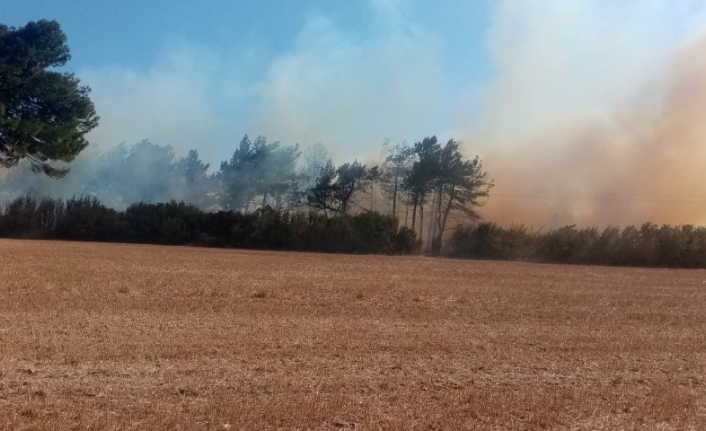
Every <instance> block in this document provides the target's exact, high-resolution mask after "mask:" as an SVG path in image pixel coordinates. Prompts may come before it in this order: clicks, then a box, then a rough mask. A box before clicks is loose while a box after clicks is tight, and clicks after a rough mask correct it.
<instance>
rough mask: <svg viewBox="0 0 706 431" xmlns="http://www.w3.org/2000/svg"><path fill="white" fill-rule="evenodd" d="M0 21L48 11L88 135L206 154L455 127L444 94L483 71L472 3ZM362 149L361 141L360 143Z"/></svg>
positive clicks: (187, 9) (83, 10)
mask: <svg viewBox="0 0 706 431" xmlns="http://www.w3.org/2000/svg"><path fill="white" fill-rule="evenodd" d="M3 9H4V10H3V20H4V22H5V23H7V24H10V25H14V26H20V25H24V24H25V23H26V22H27V21H29V20H37V19H40V18H48V19H56V20H57V21H59V22H60V24H61V25H62V28H63V29H64V31H65V32H66V34H67V35H68V37H69V45H70V47H71V50H72V55H73V58H72V60H71V62H70V63H69V65H68V69H70V70H72V71H75V72H76V73H77V75H78V76H79V77H80V78H81V79H82V81H83V82H85V83H87V84H89V85H90V86H91V87H92V88H93V90H94V100H95V102H96V104H97V109H98V112H99V115H100V116H101V117H102V121H101V126H100V129H99V130H98V131H96V132H95V133H94V136H93V140H94V141H96V143H97V144H98V145H114V144H116V143H118V142H120V141H127V142H132V141H136V140H139V139H142V138H148V139H150V140H152V141H153V142H155V143H160V144H166V143H170V144H172V145H174V146H175V147H176V148H177V150H178V151H183V150H185V149H187V148H192V147H197V148H198V149H199V150H201V153H202V154H204V156H205V157H207V158H211V159H217V160H220V159H222V158H225V157H227V156H229V155H230V152H232V149H233V148H234V145H235V144H236V143H237V142H238V141H239V139H240V137H241V136H242V134H244V133H246V132H247V133H249V134H251V135H259V134H266V135H268V137H269V138H270V139H274V140H282V141H284V142H286V143H294V142H300V143H301V144H302V145H309V144H313V143H314V142H317V141H320V142H322V143H323V144H324V145H326V146H327V147H331V148H332V149H333V153H334V154H336V153H337V154H339V155H340V157H341V158H344V157H356V156H361V155H362V154H365V153H366V152H367V151H368V150H369V149H371V148H377V147H379V146H380V144H381V143H382V142H383V140H384V138H386V137H389V138H390V139H395V140H401V139H405V138H408V137H409V138H410V139H415V138H416V139H419V138H420V137H423V135H429V134H434V133H440V132H443V131H446V130H449V129H452V128H453V121H454V120H455V119H453V118H449V117H448V116H447V115H446V112H445V111H446V108H444V109H443V110H442V109H439V108H440V105H442V104H445V103H458V100H457V99H458V96H459V95H460V94H461V93H467V94H476V93H478V92H480V91H482V89H483V88H484V87H485V86H486V85H487V83H488V81H489V79H490V78H491V76H492V65H491V62H490V61H489V55H488V50H487V43H486V38H487V33H488V28H489V25H490V21H489V20H490V14H491V4H490V3H488V2H486V1H484V0H481V1H470V2H469V1H460V0H459V1H456V0H448V1H445V2H444V7H439V6H438V3H435V2H428V1H419V2H407V1H395V0H375V1H352V0H351V1H348V0H346V1H341V0H301V1H300V0H297V1H284V0H239V1H233V0H217V1H208V2H195V1H183V0H182V1H178V0H177V1H174V0H169V1H167V0H150V1H144V0H139V1H138V0H126V1H120V2H117V1H111V2H103V1H81V0H72V1H61V0H45V1H42V0H23V1H21V2H20V1H16V2H14V4H12V6H11V7H10V8H9V10H8V8H3ZM361 149H364V151H361Z"/></svg>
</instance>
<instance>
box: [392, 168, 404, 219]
mask: <svg viewBox="0 0 706 431" xmlns="http://www.w3.org/2000/svg"><path fill="white" fill-rule="evenodd" d="M392 217H395V218H397V175H395V188H394V189H393V190H392ZM405 224H407V221H406V220H405Z"/></svg>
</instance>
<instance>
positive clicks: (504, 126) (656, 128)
mask: <svg viewBox="0 0 706 431" xmlns="http://www.w3.org/2000/svg"><path fill="white" fill-rule="evenodd" d="M547 3H549V2H547ZM597 3H600V2H576V1H575V2H562V3H561V4H562V5H563V6H557V4H558V2H557V3H552V4H553V6H552V7H550V8H548V9H547V8H542V7H535V5H537V3H536V2H534V3H532V7H525V8H524V9H523V7H522V6H518V5H520V4H525V5H527V3H521V2H520V3H518V2H507V3H504V4H502V5H501V6H499V13H500V15H501V16H500V17H499V18H498V20H497V21H496V27H495V30H494V31H495V33H494V34H493V36H492V38H491V41H492V42H491V43H492V44H493V45H492V46H493V50H494V51H493V52H494V54H495V56H496V64H498V68H499V77H498V79H497V81H496V84H495V87H494V88H493V90H492V91H491V92H490V94H489V98H488V108H487V110H486V112H485V115H486V117H485V122H484V124H483V125H482V126H481V128H480V132H478V131H477V130H476V131H475V134H474V135H473V136H471V137H470V138H469V139H467V140H468V141H471V142H474V143H477V144H478V146H482V147H484V148H486V152H485V156H484V159H485V162H486V164H485V166H486V168H487V169H488V170H489V172H490V173H491V175H492V176H493V177H494V178H495V179H496V187H495V189H494V190H493V193H491V198H490V200H489V202H488V203H487V205H486V207H485V208H484V209H483V210H482V215H483V216H484V217H485V218H486V219H488V220H492V221H495V222H498V223H501V224H507V223H511V222H516V223H527V224H533V225H535V226H547V227H553V226H557V225H561V224H578V225H582V226H586V225H597V226H606V225H627V224H641V223H644V222H648V221H650V222H655V223H671V224H683V223H693V224H700V223H704V222H706V182H705V181H704V174H703V172H704V167H706V145H704V143H706V126H705V123H704V118H703V117H704V113H706V60H704V59H705V58H706V35H704V34H703V33H702V34H700V35H696V36H695V35H694V30H695V29H696V28H698V25H699V24H701V23H702V22H703V21H702V20H700V18H699V19H697V20H695V21H693V22H691V23H690V21H689V20H684V23H683V25H681V26H679V25H675V24H674V22H669V21H670V19H672V20H676V19H677V17H679V16H681V17H682V19H683V17H684V16H689V17H691V18H694V17H702V15H698V14H695V13H694V11H687V12H689V13H688V14H686V15H685V13H684V12H683V11H682V12H681V13H680V14H676V13H674V12H673V11H672V13H670V10H669V9H668V8H667V6H669V7H671V6H672V5H671V4H669V5H667V4H666V3H663V2H644V3H640V4H638V3H637V2H625V4H629V7H622V8H621V7H616V6H606V5H603V6H600V7H599V6H597ZM542 4H546V3H542ZM621 4H623V3H621ZM589 6H590V7H589ZM536 9H539V10H536ZM702 9H703V7H702ZM674 28H680V29H682V31H681V32H674V31H673V29H674ZM518 29H519V30H518ZM685 40H686V42H684V41H685Z"/></svg>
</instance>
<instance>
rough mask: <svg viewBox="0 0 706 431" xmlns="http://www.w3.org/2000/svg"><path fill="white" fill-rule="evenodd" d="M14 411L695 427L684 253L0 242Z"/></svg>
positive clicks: (70, 420) (698, 378)
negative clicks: (495, 258) (488, 257)
mask: <svg viewBox="0 0 706 431" xmlns="http://www.w3.org/2000/svg"><path fill="white" fill-rule="evenodd" d="M23 429H53V430H88V429H108V430H113V429H115V430H117V429H141V430H142V429H144V430H192V429H207V430H227V429H233V430H238V429H330V430H337V429H340V430H345V429H357V430H368V429H373V430H374V429H386V430H410V429H425V430H426V429H477V430H496V429H497V430H500V429H503V430H504V429H510V430H534V429H559V430H600V429H605V430H618V429H628V430H633V429H635V430H637V429H640V430H642V429H648V430H649V429H654V430H688V429H694V430H701V429H706V271H679V270H662V269H625V268H601V267H571V266H556V265H535V264H525V263H507V262H477V261H453V260H444V259H429V258H423V257H409V258H399V257H382V256H336V255H317V254H294V253H268V252H245V251H237V250H213V249H198V248H179V247H172V248H166V247H157V246H133V245H105V244H86V243H62V242H40V241H9V240H0V430H23Z"/></svg>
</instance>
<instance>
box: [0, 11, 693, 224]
mask: <svg viewBox="0 0 706 431" xmlns="http://www.w3.org/2000/svg"><path fill="white" fill-rule="evenodd" d="M0 2H1V3H2V8H1V9H2V11H3V16H2V22H3V23H5V24H9V25H14V26H21V25H24V24H25V23H26V22H27V21H29V20H37V19H41V18H47V19H56V20H58V21H59V22H60V23H61V25H62V27H63V29H64V31H65V32H66V34H67V35H68V37H69V45H70V47H71V49H72V54H73V59H72V60H71V62H70V63H69V65H68V69H69V70H71V71H74V72H75V73H76V74H77V75H78V77H79V78H81V80H82V82H84V83H86V84H88V85H90V86H91V87H92V88H93V96H92V97H93V99H94V101H95V103H96V108H97V111H98V113H99V115H100V116H101V125H100V126H99V128H98V129H97V130H96V131H94V132H92V134H91V136H90V138H91V142H92V145H91V147H90V149H91V151H99V150H100V149H101V148H107V147H111V146H114V145H116V144H118V143H120V142H123V141H124V142H127V143H133V142H137V141H139V140H141V139H144V138H146V139H149V140H151V141H152V142H154V143H156V144H161V145H165V144H170V145H172V146H173V147H174V148H175V149H176V152H177V154H180V155H181V154H186V151H187V150H188V149H191V148H195V149H198V150H199V153H200V154H201V155H202V156H203V158H204V159H206V160H207V161H209V162H211V163H213V164H214V165H217V163H218V161H220V160H224V159H227V158H229V157H230V155H231V154H232V152H233V150H234V148H235V146H236V145H237V142H238V141H239V140H240V138H241V137H242V135H243V134H244V133H248V134H250V135H260V134H264V135H267V137H268V138H269V139H270V140H280V141H282V142H283V143H286V144H292V143H300V144H302V145H303V146H307V145H311V144H314V143H316V142H321V143H323V144H324V145H325V146H326V147H327V148H328V149H329V152H330V153H331V154H332V155H334V157H335V159H336V161H337V162H339V163H340V162H343V161H348V160H351V159H353V158H359V159H366V161H369V160H370V159H376V158H377V155H378V154H379V151H380V144H381V143H382V142H383V140H384V139H385V138H389V139H390V140H391V141H392V142H393V143H396V142H399V141H402V140H409V141H414V140H419V139H422V138H423V137H424V136H428V135H432V134H436V135H438V136H439V137H440V138H441V139H442V140H445V139H448V138H451V137H454V138H456V139H461V140H462V141H463V142H464V144H465V148H466V151H467V152H468V153H469V155H475V154H478V155H480V156H481V157H482V158H483V159H484V160H485V162H486V168H487V169H488V170H489V171H490V174H491V176H493V177H494V178H495V179H496V184H497V186H496V189H495V190H496V191H495V196H496V198H495V200H493V198H492V195H491V201H490V202H489V204H488V206H487V207H486V208H485V209H484V212H485V214H487V215H488V216H489V217H492V218H493V219H495V220H498V221H505V222H508V221H513V220H514V221H519V222H532V223H535V224H541V223H549V224H556V223H565V222H579V223H581V222H586V223H594V222H601V223H605V222H608V223H623V222H641V221H644V220H645V219H648V218H649V217H652V216H654V217H655V218H654V221H667V222H696V221H706V203H704V204H703V208H701V207H699V209H698V211H694V210H693V209H694V208H693V205H692V207H690V208H691V209H692V211H690V212H689V216H688V217H687V216H684V214H686V213H687V212H686V210H677V211H672V212H670V213H669V214H667V213H666V212H664V211H662V209H661V208H657V206H655V205H645V204H644V202H643V201H650V200H652V201H654V200H655V196H657V195H656V194H655V193H675V192H678V193H679V195H680V196H685V198H684V199H687V198H688V199H692V198H699V197H700V196H702V195H703V196H706V186H704V185H701V182H699V181H700V177H696V175H697V172H701V171H706V170H700V169H699V166H700V165H699V164H698V163H695V162H694V161H699V163H700V162H703V166H704V167H706V153H704V151H701V150H700V149H698V148H700V147H697V146H695V144H693V143H696V142H706V131H705V130H703V128H700V126H698V125H697V123H698V124H701V122H703V120H697V118H698V115H696V114H695V112H696V111H697V110H698V109H697V110H694V106H704V107H706V94H704V95H703V100H701V99H697V100H696V101H694V100H693V99H695V98H699V97H702V96H701V95H702V93H700V92H698V91H690V90H684V88H687V89H689V88H700V86H706V79H700V78H698V77H700V76H702V73H701V72H702V71H703V72H706V61H704V63H703V64H701V63H698V62H696V60H695V59H700V58H706V52H704V51H706V49H704V46H706V45H705V44H703V43H700V41H701V40H702V39H704V36H703V34H704V33H703V31H704V29H705V28H706V27H705V26H704V24H705V23H706V0H620V1H617V0H466V1H462V0H438V1H432V0H361V1H354V0H296V1H294V0H291V1H290V0H278V1H276V0H253V1H250V0H247V1H246V0H239V1H238V0H228V1H227V0H217V1H204V2H198V3H197V2H195V1H184V0H171V1H167V0H149V1H147V0H140V1H138V0H123V1H112V2H108V1H88V0H71V1H69V0H22V1H10V0H0ZM197 4H198V6H197ZM699 61H700V60H699ZM702 69H703V70H702ZM694 70H695V71H696V72H695V73H692V72H693V71H694ZM688 71H692V72H689V73H691V74H689V73H687V72H688ZM705 75H706V74H705ZM684 91H686V93H685V94H688V95H690V97H691V99H690V100H686V99H685V98H684V97H681V96H680V95H682V96H683V93H684ZM702 103H703V105H702ZM704 111H705V112H706V108H704ZM667 123H669V124H677V123H678V124H679V125H680V126H679V130H680V131H684V130H687V131H688V133H686V134H681V135H679V136H677V135H676V134H675V130H676V129H675V128H674V127H671V126H669V127H668V125H667ZM702 138H703V140H702ZM692 144H693V145H692ZM678 148H681V149H680V150H677V149H678ZM682 149H683V150H682ZM686 149H688V151H687V150H686ZM647 150H649V154H651V155H652V157H653V159H650V160H645V159H644V157H642V156H643V155H644V154H646V153H647ZM89 153H90V151H89ZM638 156H639V157H638ZM84 157H88V156H84ZM664 157H669V160H670V163H666V164H665V163H659V161H661V160H663V158H664ZM636 160H639V161H640V162H639V163H637V162H636ZM684 164H689V166H691V167H690V169H692V170H693V173H694V174H693V175H691V174H689V175H691V176H688V175H686V176H685V174H684V172H687V171H688V170H685V169H681V168H680V166H682V165H684ZM692 165H693V166H692ZM674 170H676V171H677V173H679V174H680V175H676V176H675V175H673V174H674V173H675V172H674ZM688 172H691V171H688ZM626 176H627V177H626ZM636 178H640V179H643V178H644V181H643V180H641V181H640V182H639V184H637V183H636V181H635V179H636ZM648 178H649V181H648V180H647V179H648ZM674 178H679V181H676V180H675V179H674ZM662 179H664V181H662ZM702 182H703V183H706V181H702ZM622 186H624V187H622ZM621 187H622V188H621ZM702 192H703V193H702ZM542 193H544V195H542ZM609 194H610V195H609ZM606 196H608V197H610V199H606ZM699 205H700V204H699ZM616 208H617V209H616ZM657 215H658V216H657ZM606 220H607V221H606Z"/></svg>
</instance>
